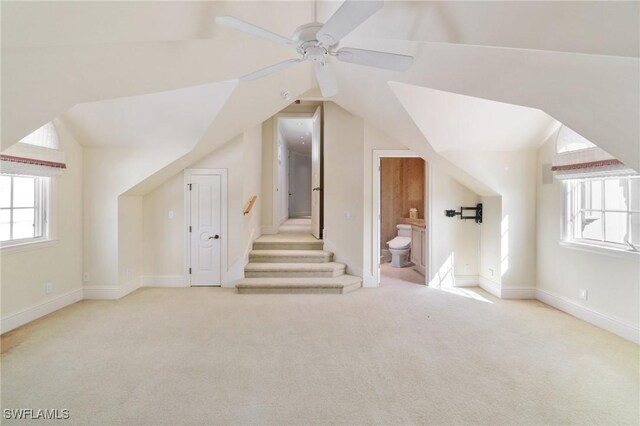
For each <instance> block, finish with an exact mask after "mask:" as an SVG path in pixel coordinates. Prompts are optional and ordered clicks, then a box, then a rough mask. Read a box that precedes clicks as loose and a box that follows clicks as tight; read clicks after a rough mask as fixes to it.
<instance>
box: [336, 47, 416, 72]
mask: <svg viewBox="0 0 640 426" xmlns="http://www.w3.org/2000/svg"><path fill="white" fill-rule="evenodd" d="M336 56H337V57H338V60H339V61H342V62H349V63H352V64H358V65H366V66H368V67H376V68H384V69H387V70H392V71H406V70H408V69H409V68H411V65H413V56H407V55H398V54H397V53H386V52H378V51H377V50H365V49H355V48H352V47H345V48H342V49H340V50H338V52H336Z"/></svg>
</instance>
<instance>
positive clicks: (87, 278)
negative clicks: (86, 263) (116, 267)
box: [82, 272, 91, 283]
mask: <svg viewBox="0 0 640 426" xmlns="http://www.w3.org/2000/svg"><path fill="white" fill-rule="evenodd" d="M82 281H84V282H85V283H88V282H89V281H91V274H90V273H88V272H85V273H84V274H82Z"/></svg>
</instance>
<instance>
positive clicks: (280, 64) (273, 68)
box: [240, 59, 301, 81]
mask: <svg viewBox="0 0 640 426" xmlns="http://www.w3.org/2000/svg"><path fill="white" fill-rule="evenodd" d="M300 61H301V59H289V60H287V61H283V62H278V63H277V64H273V65H270V66H268V67H266V68H262V69H261V70H258V71H255V72H252V73H251V74H247V75H243V76H242V77H240V80H242V81H253V80H257V79H259V78H262V77H265V76H267V75H269V74H273V73H274V72H278V71H280V70H284V69H287V68H291V67H292V66H294V65H295V64H297V63H298V62H300Z"/></svg>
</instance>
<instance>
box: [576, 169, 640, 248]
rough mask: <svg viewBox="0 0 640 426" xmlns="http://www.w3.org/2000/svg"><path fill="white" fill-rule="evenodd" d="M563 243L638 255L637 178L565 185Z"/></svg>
mask: <svg viewBox="0 0 640 426" xmlns="http://www.w3.org/2000/svg"><path fill="white" fill-rule="evenodd" d="M565 189H566V192H565V196H566V214H565V229H564V233H565V236H564V240H565V241H569V242H576V243H582V244H589V245H596V246H600V247H604V248H610V249H618V250H626V251H637V252H639V253H640V176H629V177H604V178H603V177H600V178H585V179H572V180H568V181H566V183H565Z"/></svg>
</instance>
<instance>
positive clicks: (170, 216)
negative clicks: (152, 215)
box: [167, 210, 175, 219]
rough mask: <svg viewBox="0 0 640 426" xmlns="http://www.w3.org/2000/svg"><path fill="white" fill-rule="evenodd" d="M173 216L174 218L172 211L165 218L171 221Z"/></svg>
mask: <svg viewBox="0 0 640 426" xmlns="http://www.w3.org/2000/svg"><path fill="white" fill-rule="evenodd" d="M174 216H175V215H174V213H173V210H169V213H168V214H167V217H168V218H169V219H173V218H174Z"/></svg>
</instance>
